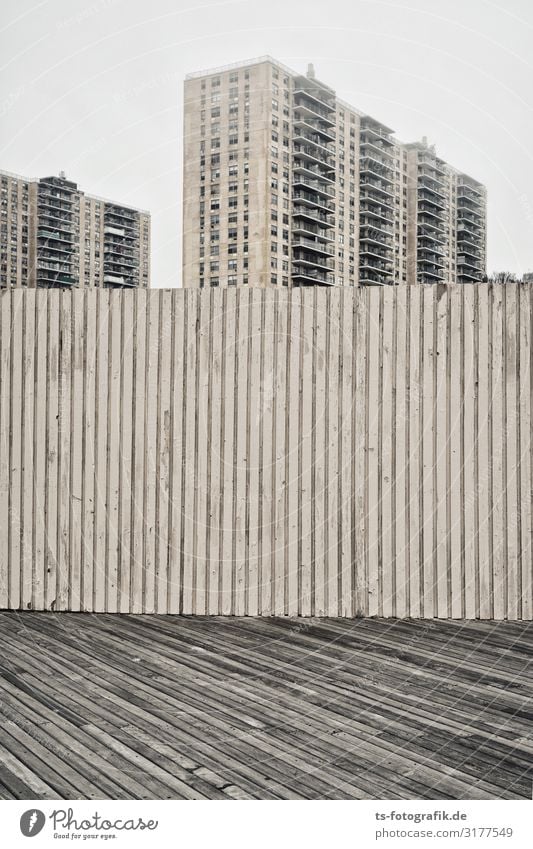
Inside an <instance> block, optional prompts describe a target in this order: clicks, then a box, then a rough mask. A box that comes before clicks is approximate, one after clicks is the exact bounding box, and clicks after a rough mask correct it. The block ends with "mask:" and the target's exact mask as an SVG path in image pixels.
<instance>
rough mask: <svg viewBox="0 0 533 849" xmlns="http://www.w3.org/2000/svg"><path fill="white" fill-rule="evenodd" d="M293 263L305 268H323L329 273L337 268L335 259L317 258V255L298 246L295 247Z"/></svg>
mask: <svg viewBox="0 0 533 849" xmlns="http://www.w3.org/2000/svg"><path fill="white" fill-rule="evenodd" d="M293 261H294V262H296V263H298V264H299V265H300V266H302V267H304V268H305V267H311V268H321V269H323V270H328V271H333V270H334V268H335V265H334V262H333V259H332V258H330V257H329V256H328V257H322V256H317V255H316V254H315V253H309V252H308V251H307V250H304V249H303V248H302V247H300V246H298V245H294V256H293Z"/></svg>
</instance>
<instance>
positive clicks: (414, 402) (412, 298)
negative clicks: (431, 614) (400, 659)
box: [407, 286, 423, 618]
mask: <svg viewBox="0 0 533 849" xmlns="http://www.w3.org/2000/svg"><path fill="white" fill-rule="evenodd" d="M408 303H409V352H408V357H409V383H408V404H409V410H408V424H409V464H408V475H409V480H408V492H407V501H408V504H409V528H408V533H409V546H408V558H409V588H408V592H409V605H408V610H409V615H410V616H411V617H413V618H419V617H421V616H422V615H423V611H422V592H421V588H422V546H421V536H422V526H423V512H422V497H423V486H422V473H421V468H422V412H423V409H422V370H421V365H420V364H421V351H422V343H423V338H422V333H423V330H422V317H423V316H422V289H421V287H418V286H417V287H415V286H411V287H410V288H409V301H408Z"/></svg>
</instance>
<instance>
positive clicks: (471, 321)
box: [463, 286, 477, 619]
mask: <svg viewBox="0 0 533 849" xmlns="http://www.w3.org/2000/svg"><path fill="white" fill-rule="evenodd" d="M474 325H475V301H474V289H473V288H472V287H471V286H465V287H464V288H463V335H464V359H463V445H464V457H463V485H464V489H463V499H464V501H463V513H464V574H465V587H464V592H465V616H466V618H467V619H473V618H475V615H476V571H477V562H476V525H475V507H476V485H475V444H474V430H475V404H476V394H477V387H476V351H475V346H474Z"/></svg>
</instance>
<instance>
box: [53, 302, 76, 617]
mask: <svg viewBox="0 0 533 849" xmlns="http://www.w3.org/2000/svg"><path fill="white" fill-rule="evenodd" d="M59 320H60V327H59V333H60V344H59V352H60V353H59V466H58V474H59V480H58V514H59V515H58V520H59V524H58V568H57V579H58V580H57V600H56V606H55V610H67V609H68V597H69V577H70V521H69V520H70V500H71V488H70V440H71V417H70V412H71V365H72V363H71V357H72V351H71V336H72V333H71V328H72V293H71V292H67V291H63V292H61V297H60V319H59Z"/></svg>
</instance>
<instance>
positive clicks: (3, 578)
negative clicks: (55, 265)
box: [0, 290, 13, 608]
mask: <svg viewBox="0 0 533 849" xmlns="http://www.w3.org/2000/svg"><path fill="white" fill-rule="evenodd" d="M11 302H12V295H11V291H10V290H7V291H3V292H0V515H2V516H3V517H4V518H3V520H2V521H1V522H0V607H2V608H5V607H9V600H10V599H9V592H8V586H9V573H10V571H11V569H10V559H9V528H10V525H11V516H10V494H11V491H10V478H11V476H10V426H9V423H10V417H11V404H12V403H13V401H12V391H13V390H12V384H11Z"/></svg>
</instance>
